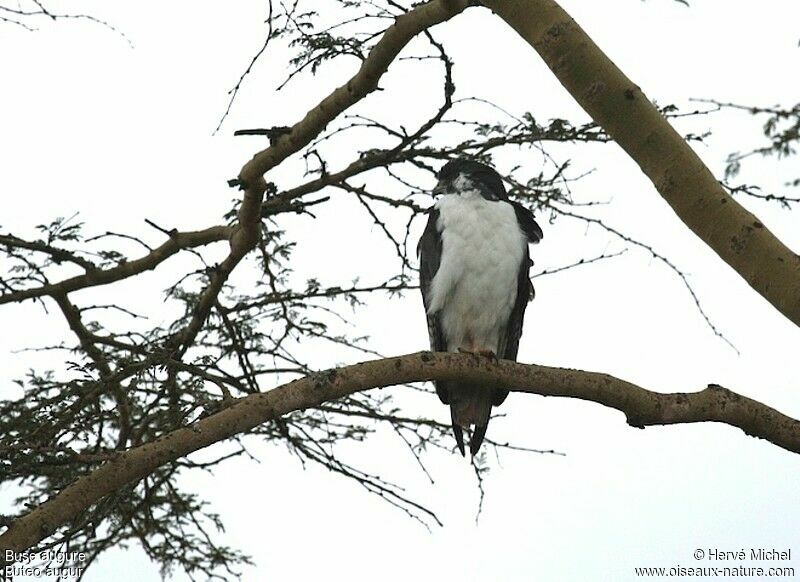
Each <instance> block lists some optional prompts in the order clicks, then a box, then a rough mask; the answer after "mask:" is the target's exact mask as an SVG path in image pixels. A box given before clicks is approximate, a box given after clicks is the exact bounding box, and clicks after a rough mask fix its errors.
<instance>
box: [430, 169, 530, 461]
mask: <svg viewBox="0 0 800 582" xmlns="http://www.w3.org/2000/svg"><path fill="white" fill-rule="evenodd" d="M437 178H438V184H437V185H436V187H435V188H434V189H433V195H434V196H439V198H438V199H437V200H436V202H435V203H434V205H433V206H432V207H431V208H430V209H429V211H428V222H427V224H426V226H425V230H424V231H423V233H422V236H421V237H420V240H419V243H418V245H417V255H418V256H419V277H420V290H421V291H422V300H423V304H424V306H425V314H426V317H427V322H428V336H429V339H430V345H431V349H432V350H433V351H437V352H468V353H472V354H478V355H482V356H486V357H488V358H491V359H492V360H496V359H497V358H502V359H506V360H514V361H516V359H517V351H518V349H519V341H520V336H521V335H522V322H523V319H524V317H525V309H526V307H527V305H528V302H529V301H530V300H531V299H533V295H534V290H533V284H532V283H531V281H530V277H529V269H530V266H531V265H532V264H533V263H532V261H531V260H530V253H529V249H528V244H529V243H538V242H539V241H540V240H542V237H543V233H542V229H541V227H540V226H539V225H538V224H537V223H536V220H535V219H534V216H533V213H532V212H531V211H530V210H528V209H527V208H525V207H524V206H523V205H522V204H520V203H519V202H516V201H514V200H510V199H509V197H508V193H507V192H506V189H505V186H504V185H503V180H502V178H501V177H500V174H498V173H497V171H495V169H494V168H492V167H491V166H489V165H487V164H484V163H481V162H477V161H473V160H469V159H466V158H458V159H454V160H450V161H448V162H447V163H446V164H445V165H444V166H443V167H442V168H441V170H440V171H439V172H438V174H437ZM434 384H435V386H436V393H437V394H438V396H439V399H440V400H441V401H442V403H443V404H447V405H449V406H450V417H451V421H452V427H453V435H454V436H455V439H456V444H457V445H458V449H459V451H460V452H461V455H462V456H466V455H465V450H464V432H465V431H466V432H468V433H469V435H470V442H469V450H470V454H471V456H473V457H474V456H475V455H476V454H477V453H478V451H479V450H480V446H481V443H482V442H483V439H484V437H485V435H486V428H487V426H488V424H489V416H490V415H491V410H492V406H499V405H500V404H502V403H503V401H504V400H505V399H506V396H508V390H507V389H505V388H502V387H484V386H481V385H479V384H478V385H476V384H473V383H470V382H468V381H460V380H448V381H437V382H434ZM472 427H474V428H472Z"/></svg>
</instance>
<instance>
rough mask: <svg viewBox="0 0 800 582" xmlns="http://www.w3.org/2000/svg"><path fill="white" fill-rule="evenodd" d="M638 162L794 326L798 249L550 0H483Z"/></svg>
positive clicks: (799, 286)
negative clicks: (722, 179)
mask: <svg viewBox="0 0 800 582" xmlns="http://www.w3.org/2000/svg"><path fill="white" fill-rule="evenodd" d="M483 4H484V5H485V6H487V7H489V8H491V9H492V10H493V11H494V12H496V13H497V14H498V15H499V16H500V17H501V18H502V19H503V20H505V21H506V22H507V23H508V24H509V25H510V26H511V27H512V28H514V30H516V31H517V32H518V33H519V34H520V36H522V38H524V39H525V40H526V41H527V42H528V43H529V44H530V45H531V46H532V47H533V48H534V49H536V51H537V52H538V53H539V55H540V56H541V57H542V58H543V59H544V61H545V63H547V66H549V67H550V69H551V70H552V71H553V73H554V74H555V76H556V77H557V78H558V80H559V81H560V82H561V84H562V85H564V87H565V88H566V89H567V90H568V91H569V92H570V94H572V96H573V97H574V98H575V100H576V101H577V102H578V103H579V104H580V105H581V107H583V108H584V109H585V110H586V112H587V113H589V115H591V116H592V118H593V119H594V120H595V121H596V122H597V123H598V124H600V125H601V126H602V127H603V128H604V129H605V130H606V131H607V132H608V134H609V135H611V137H613V138H614V139H615V140H616V142H617V143H618V144H619V145H620V146H621V147H622V149H624V150H625V151H626V152H627V153H628V155H630V156H631V158H633V160H634V161H635V162H636V163H637V164H638V165H639V167H640V168H641V169H642V171H643V172H644V173H645V174H646V175H647V177H648V178H650V180H651V181H652V182H653V184H654V185H655V187H656V189H657V190H658V191H659V193H660V194H661V196H662V197H663V198H664V199H665V200H666V201H667V202H668V203H669V205H670V206H671V207H672V209H673V210H674V211H675V213H676V214H677V215H678V217H679V218H680V219H681V220H682V221H683V222H684V224H686V226H688V227H689V228H690V229H691V230H692V231H693V232H694V233H695V234H696V235H697V236H698V237H700V239H702V240H703V241H704V242H705V243H706V244H707V245H708V246H710V247H711V248H712V249H713V250H714V252H716V253H717V254H718V255H719V256H720V258H721V259H722V260H724V261H725V262H726V263H728V265H730V266H731V267H733V269H735V270H736V272H737V273H739V274H740V275H741V276H742V277H743V278H744V279H745V280H746V281H747V282H748V283H749V284H750V286H751V287H752V288H753V289H755V290H756V291H757V292H758V293H760V294H761V295H762V296H763V297H764V298H765V299H766V300H767V301H769V302H770V303H771V304H772V305H773V306H774V307H775V308H776V309H777V310H778V311H780V312H781V313H783V314H784V315H785V316H786V317H787V318H789V319H790V320H791V321H793V322H794V323H795V324H797V325H800V256H798V255H797V254H796V253H794V252H792V251H791V250H790V249H788V248H787V247H786V246H785V245H784V244H783V243H782V242H781V241H780V240H778V238H777V237H775V235H773V234H772V233H771V232H770V231H769V230H768V229H767V228H766V227H765V226H764V224H763V223H762V222H761V221H759V220H758V219H757V218H756V217H755V216H754V215H753V214H751V213H750V212H748V211H747V210H746V209H745V208H744V207H742V206H741V205H740V204H739V203H738V202H736V201H735V200H734V199H733V198H732V197H731V196H729V195H728V193H727V192H726V191H725V189H724V188H723V187H722V186H721V185H720V183H719V182H718V181H717V179H716V178H715V177H714V175H713V174H712V173H711V171H710V170H709V169H708V168H707V167H706V166H705V165H704V164H703V162H702V160H700V158H699V157H698V156H697V154H696V153H695V152H694V151H693V150H692V148H691V147H689V145H688V144H687V143H686V142H685V141H684V139H683V138H682V137H681V136H680V135H679V134H678V133H677V132H676V131H675V130H674V129H673V128H672V126H671V125H670V124H669V123H668V122H667V120H666V119H665V118H664V117H663V116H662V115H661V114H660V113H659V111H658V109H657V108H656V107H655V106H654V105H653V104H652V103H651V102H650V100H649V99H648V98H647V96H646V95H645V94H644V93H642V91H641V89H639V87H637V86H636V85H635V84H634V83H633V82H632V81H631V80H630V79H628V78H627V77H626V76H625V75H624V73H623V72H622V71H620V70H619V68H617V66H616V65H615V64H614V63H613V62H612V61H611V60H610V59H609V58H608V57H607V56H606V55H605V54H603V51H601V50H600V48H599V47H598V46H597V45H596V44H595V43H594V42H593V41H592V39H591V38H589V36H588V35H587V34H586V33H585V32H584V31H583V29H582V28H581V27H580V26H578V24H577V23H576V22H575V21H574V20H573V19H572V18H571V17H570V16H569V14H567V13H566V12H565V11H564V10H563V9H562V8H561V7H560V6H559V5H558V4H557V3H556V2H555V1H554V0H483Z"/></svg>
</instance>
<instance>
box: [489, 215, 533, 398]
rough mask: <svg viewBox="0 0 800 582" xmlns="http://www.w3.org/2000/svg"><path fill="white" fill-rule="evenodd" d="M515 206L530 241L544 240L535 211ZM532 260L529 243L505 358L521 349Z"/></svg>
mask: <svg viewBox="0 0 800 582" xmlns="http://www.w3.org/2000/svg"><path fill="white" fill-rule="evenodd" d="M511 205H512V206H513V207H514V213H515V214H516V215H517V222H518V223H519V225H520V228H521V229H522V231H523V232H524V233H525V236H526V237H527V238H528V242H531V243H538V242H539V241H540V240H542V237H543V236H544V233H543V232H542V229H541V228H540V227H539V225H538V224H536V221H535V220H534V218H533V213H532V212H531V211H530V210H528V209H527V208H525V207H524V206H522V205H521V204H519V203H518V202H513V201H511ZM532 264H533V263H532V262H531V257H530V253H529V252H528V247H527V245H526V246H525V252H524V253H523V255H522V261H521V262H520V265H519V272H518V274H517V299H516V301H515V302H514V307H513V308H512V309H511V315H510V316H509V318H508V323H507V324H506V327H505V329H504V330H502V332H501V333H502V335H501V338H500V346H499V347H500V349H499V352H500V353H499V354H498V357H500V358H502V359H504V360H514V361H516V359H517V352H518V351H519V338H520V337H521V336H522V324H523V321H524V320H525V309H526V308H527V307H528V302H530V300H531V299H533V295H534V291H533V284H532V283H531V280H530V273H529V271H530V267H531V265H532ZM493 396H494V398H493V401H492V404H494V405H495V406H497V405H499V404H502V402H503V401H504V400H505V399H506V396H508V391H507V390H499V389H498V390H496V391H495V393H494V395H493Z"/></svg>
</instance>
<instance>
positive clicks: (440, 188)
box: [431, 180, 447, 196]
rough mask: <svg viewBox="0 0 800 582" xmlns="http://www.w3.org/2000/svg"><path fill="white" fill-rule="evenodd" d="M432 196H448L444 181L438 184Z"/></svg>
mask: <svg viewBox="0 0 800 582" xmlns="http://www.w3.org/2000/svg"><path fill="white" fill-rule="evenodd" d="M431 194H432V195H433V196H439V195H440V194H447V183H445V182H443V181H442V180H439V183H438V184H436V186H435V187H434V189H433V192H431Z"/></svg>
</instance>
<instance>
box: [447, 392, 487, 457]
mask: <svg viewBox="0 0 800 582" xmlns="http://www.w3.org/2000/svg"><path fill="white" fill-rule="evenodd" d="M491 413H492V396H491V391H489V390H484V389H482V388H480V387H472V386H460V387H458V388H457V389H456V390H453V391H451V401H450V418H451V419H452V421H453V435H454V436H455V437H456V444H458V450H459V451H461V454H462V455H464V456H465V455H466V453H465V450H464V431H465V430H466V431H467V432H468V433H469V434H470V440H469V452H470V454H471V455H472V456H473V457H474V456H475V455H476V454H478V450H479V449H480V448H481V443H482V442H483V438H484V437H485V436H486V428H487V427H488V425H489V416H490V415H491ZM472 427H474V428H472Z"/></svg>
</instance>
